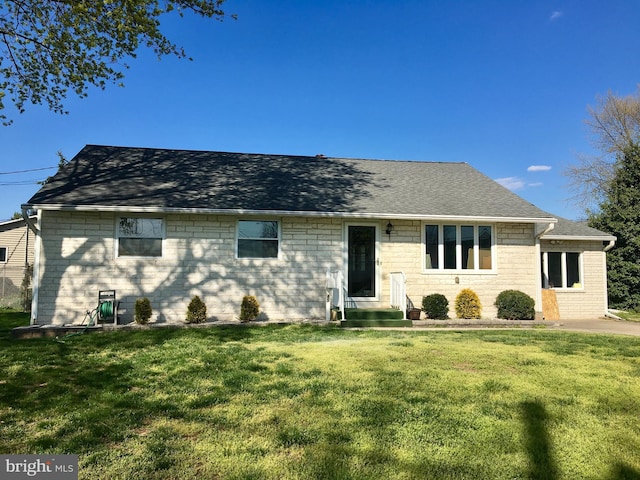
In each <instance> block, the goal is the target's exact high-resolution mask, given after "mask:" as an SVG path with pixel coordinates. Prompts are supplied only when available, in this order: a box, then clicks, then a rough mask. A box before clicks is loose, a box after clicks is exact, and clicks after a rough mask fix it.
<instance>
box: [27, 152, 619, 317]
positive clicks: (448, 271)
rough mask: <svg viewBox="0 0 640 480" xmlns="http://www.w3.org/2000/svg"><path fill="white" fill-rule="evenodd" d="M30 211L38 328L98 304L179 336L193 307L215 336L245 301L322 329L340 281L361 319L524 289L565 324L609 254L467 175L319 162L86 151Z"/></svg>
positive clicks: (454, 168)
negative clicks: (551, 305)
mask: <svg viewBox="0 0 640 480" xmlns="http://www.w3.org/2000/svg"><path fill="white" fill-rule="evenodd" d="M23 208H24V209H36V210H37V212H38V218H37V222H35V223H34V225H33V228H34V229H35V230H36V231H37V232H38V235H37V240H36V260H35V267H34V298H33V306H32V323H34V324H69V323H74V322H75V323H77V322H80V321H81V320H82V319H83V315H84V313H85V312H86V311H87V310H88V309H90V308H93V307H95V305H96V303H97V297H98V294H99V292H100V291H104V290H115V291H116V295H117V299H118V303H119V308H118V315H119V318H120V321H122V322H129V321H131V320H132V319H133V307H134V304H135V300H136V299H137V298H141V297H147V298H149V299H150V301H151V304H152V308H153V311H154V316H153V318H152V321H155V322H160V323H163V322H166V323H173V322H182V321H183V320H184V318H185V314H186V308H187V305H188V303H189V301H190V299H191V298H192V297H193V296H194V295H199V296H200V297H201V298H202V299H203V300H204V302H205V303H206V305H207V309H208V314H209V317H210V319H211V320H230V319H234V318H237V316H238V313H239V309H240V303H241V299H242V297H243V296H244V295H255V296H256V298H257V299H258V301H259V302H260V305H261V310H262V312H263V313H264V315H265V316H266V317H268V318H271V319H280V318H287V319H293V318H318V319H322V318H325V314H326V305H327V292H328V290H327V272H336V271H340V272H341V274H342V277H344V279H345V283H344V289H345V294H346V297H347V299H348V301H349V302H350V303H351V304H353V305H356V306H358V307H367V306H370V307H385V306H389V305H390V303H392V298H391V296H392V288H391V281H392V279H393V278H394V276H395V277H397V275H398V274H402V278H403V284H404V288H406V298H408V299H409V302H410V303H413V304H415V305H417V306H420V304H421V301H422V297H423V296H424V295H427V294H430V293H442V294H444V295H446V296H447V298H448V299H449V302H450V303H451V304H452V305H453V302H454V300H455V297H456V295H457V294H458V293H459V292H460V290H462V289H463V288H471V289H472V290H474V291H475V292H476V293H477V294H478V295H479V297H480V300H481V302H482V305H483V316H484V317H494V316H495V315H496V309H495V307H494V302H495V298H496V296H497V295H498V294H499V293H500V292H501V291H503V290H506V289H517V290H521V291H523V292H525V293H527V294H528V295H530V296H531V297H533V298H534V299H535V300H536V310H537V311H539V312H541V311H542V291H543V288H545V289H546V288H552V289H553V290H554V291H555V292H556V293H557V301H558V307H559V310H560V313H561V316H562V319H570V318H585V317H599V316H602V315H604V313H605V312H606V310H607V286H606V273H605V272H606V258H605V257H606V254H605V250H607V249H608V248H611V246H613V242H614V241H615V238H614V237H612V236H610V235H607V234H604V233H602V232H599V231H597V230H593V229H591V228H588V227H585V226H582V225H580V224H577V223H574V222H570V221H568V220H564V219H558V218H557V217H555V216H553V215H551V214H549V213H547V212H545V211H542V210H541V209H539V208H537V207H536V206H534V205H531V204H530V203H529V202H527V201H525V200H524V199H522V198H521V197H519V196H518V195H516V194H514V193H513V192H511V191H509V190H507V189H506V188H504V187H502V186H501V185H499V184H498V183H496V182H495V181H493V180H491V179H490V178H488V177H486V176H485V175H483V174H482V173H480V172H478V171H477V170H475V169H474V168H472V167H471V166H470V165H468V164H466V163H436V162H415V161H386V160H362V159H345V158H327V157H325V156H323V155H318V156H309V157H305V156H288V155H265V154H242V153H225V152H207V151H188V150H167V149H150V148H124V147H113V146H96V145H88V146H86V147H85V148H83V149H82V150H81V151H80V152H79V153H78V154H77V155H76V156H75V157H74V158H73V159H72V160H71V161H70V162H69V163H68V164H67V165H65V166H64V167H63V168H61V170H60V171H59V172H58V173H57V174H56V175H55V177H54V178H53V179H52V180H51V181H49V182H48V183H47V184H46V185H44V186H43V187H42V189H41V190H40V191H39V192H37V193H36V194H35V195H34V196H33V197H32V198H31V199H30V200H29V201H28V203H27V204H25V205H23ZM332 278H333V277H332ZM332 286H333V285H332ZM403 299H404V298H403Z"/></svg>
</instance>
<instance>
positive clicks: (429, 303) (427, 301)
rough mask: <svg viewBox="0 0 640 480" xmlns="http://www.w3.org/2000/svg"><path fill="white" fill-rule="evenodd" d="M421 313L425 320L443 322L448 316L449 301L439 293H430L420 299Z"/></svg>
mask: <svg viewBox="0 0 640 480" xmlns="http://www.w3.org/2000/svg"><path fill="white" fill-rule="evenodd" d="M422 311H423V312H424V313H425V315H426V316H427V318H433V319H438V320H444V319H446V318H448V314H449V300H447V297H445V296H444V295H442V294H441V293H432V294H431V295H427V296H426V297H422Z"/></svg>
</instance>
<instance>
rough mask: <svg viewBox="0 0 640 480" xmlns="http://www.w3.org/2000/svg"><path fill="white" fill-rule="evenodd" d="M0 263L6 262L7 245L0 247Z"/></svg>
mask: <svg viewBox="0 0 640 480" xmlns="http://www.w3.org/2000/svg"><path fill="white" fill-rule="evenodd" d="M0 263H7V247H0Z"/></svg>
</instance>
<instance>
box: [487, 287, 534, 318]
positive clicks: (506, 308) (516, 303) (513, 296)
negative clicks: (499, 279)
mask: <svg viewBox="0 0 640 480" xmlns="http://www.w3.org/2000/svg"><path fill="white" fill-rule="evenodd" d="M535 304H536V302H535V300H534V299H533V298H531V297H530V296H529V295H527V294H526V293H524V292H521V291H520V290H505V291H504V292H500V294H499V295H498V296H497V297H496V303H495V305H496V307H498V318H504V319H507V320H533V319H534V318H535V315H536V311H535Z"/></svg>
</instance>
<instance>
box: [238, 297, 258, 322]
mask: <svg viewBox="0 0 640 480" xmlns="http://www.w3.org/2000/svg"><path fill="white" fill-rule="evenodd" d="M259 314H260V304H259V303H258V300H257V299H256V297H254V296H253V295H245V296H244V297H242V304H241V305H240V321H242V322H248V321H249V320H255V319H256V317H257V316H258V315H259Z"/></svg>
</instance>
